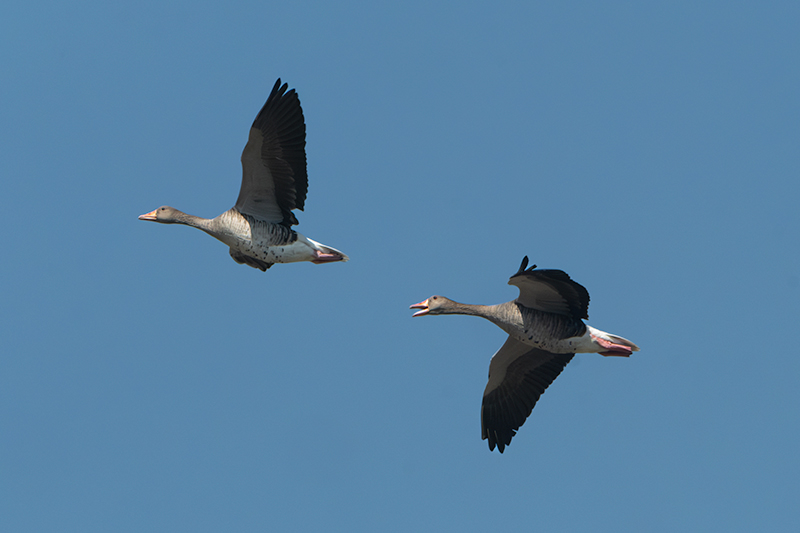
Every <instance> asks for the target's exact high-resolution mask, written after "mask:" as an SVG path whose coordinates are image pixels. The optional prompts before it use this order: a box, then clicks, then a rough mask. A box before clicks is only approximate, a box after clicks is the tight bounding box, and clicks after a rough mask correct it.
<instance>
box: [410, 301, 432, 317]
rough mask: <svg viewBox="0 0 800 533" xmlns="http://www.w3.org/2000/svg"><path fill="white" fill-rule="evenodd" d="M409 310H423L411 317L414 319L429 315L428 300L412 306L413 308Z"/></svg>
mask: <svg viewBox="0 0 800 533" xmlns="http://www.w3.org/2000/svg"><path fill="white" fill-rule="evenodd" d="M409 309H421V311H417V312H416V313H414V314H413V315H411V316H412V317H415V316H423V315H427V314H428V311H430V309H428V300H427V299H426V300H424V301H422V302H420V303H418V304H414V305H412V306H411V307H409Z"/></svg>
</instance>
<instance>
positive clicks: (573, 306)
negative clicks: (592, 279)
mask: <svg viewBox="0 0 800 533" xmlns="http://www.w3.org/2000/svg"><path fill="white" fill-rule="evenodd" d="M525 265H527V257H526V258H525V260H524V261H523V268H524V266H525ZM523 268H520V271H519V272H517V273H516V274H514V275H513V276H511V279H509V280H508V284H509V285H515V286H516V287H518V288H519V298H517V301H518V302H519V303H521V304H522V305H524V306H525V307H530V308H531V309H537V310H539V311H545V312H547V313H556V314H559V315H567V316H571V317H572V318H576V319H581V318H589V291H587V290H586V288H585V287H584V286H583V285H581V284H580V283H578V282H577V281H574V280H572V278H570V277H569V275H568V274H567V273H566V272H564V271H563V270H535V268H536V266H533V267H531V268H529V269H528V270H524V269H523Z"/></svg>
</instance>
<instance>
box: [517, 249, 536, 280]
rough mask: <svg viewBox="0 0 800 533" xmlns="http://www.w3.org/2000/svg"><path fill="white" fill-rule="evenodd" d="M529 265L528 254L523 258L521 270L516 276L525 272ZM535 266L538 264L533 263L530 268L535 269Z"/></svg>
mask: <svg viewBox="0 0 800 533" xmlns="http://www.w3.org/2000/svg"><path fill="white" fill-rule="evenodd" d="M527 266H528V256H527V255H526V256H525V257H523V258H522V264H521V265H520V266H519V270H517V273H516V274H514V276H519V275H520V274H522V273H524V272H525V268H526V267H527ZM534 268H536V265H533V266H532V267H530V268H529V269H528V270H533V269H534ZM514 276H511V277H512V278H513V277H514Z"/></svg>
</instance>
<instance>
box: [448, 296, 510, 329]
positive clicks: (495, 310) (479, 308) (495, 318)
mask: <svg viewBox="0 0 800 533" xmlns="http://www.w3.org/2000/svg"><path fill="white" fill-rule="evenodd" d="M513 303H514V302H506V303H502V304H497V305H472V304H462V303H459V302H454V301H452V300H450V303H449V304H448V305H447V307H444V308H442V311H441V313H442V314H445V315H472V316H479V317H481V318H485V319H486V320H489V321H490V322H493V323H495V324H497V325H498V326H500V327H501V328H502V329H504V330H507V329H508V327H509V326H511V327H519V326H521V325H522V315H520V312H519V309H518V308H517V306H516V305H509V304H513Z"/></svg>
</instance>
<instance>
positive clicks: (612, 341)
mask: <svg viewBox="0 0 800 533" xmlns="http://www.w3.org/2000/svg"><path fill="white" fill-rule="evenodd" d="M586 328H587V329H588V330H589V335H591V338H592V342H593V343H594V344H596V345H597V348H598V349H597V351H598V352H599V353H600V355H606V356H608V355H615V356H619V357H629V356H630V355H631V354H632V353H633V352H638V351H639V347H638V346H636V344H635V343H633V342H631V341H629V340H628V339H626V338H624V337H620V336H619V335H612V334H611V333H606V332H605V331H600V330H599V329H595V328H593V327H592V326H586Z"/></svg>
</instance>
